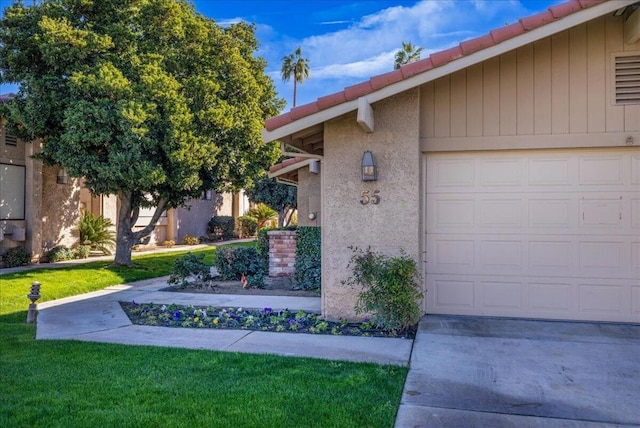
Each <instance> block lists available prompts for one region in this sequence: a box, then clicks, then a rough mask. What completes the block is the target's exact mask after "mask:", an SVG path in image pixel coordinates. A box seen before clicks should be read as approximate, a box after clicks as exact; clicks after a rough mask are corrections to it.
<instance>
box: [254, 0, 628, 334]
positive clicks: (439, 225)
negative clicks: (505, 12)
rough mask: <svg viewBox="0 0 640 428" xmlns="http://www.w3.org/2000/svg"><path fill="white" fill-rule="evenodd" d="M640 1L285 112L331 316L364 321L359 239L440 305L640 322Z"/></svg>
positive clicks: (476, 46)
mask: <svg viewBox="0 0 640 428" xmlns="http://www.w3.org/2000/svg"><path fill="white" fill-rule="evenodd" d="M639 5H640V3H639V2H637V1H634V0H627V1H617V0H611V1H603V0H570V1H566V2H564V3H560V4H558V5H556V6H553V7H550V8H549V9H548V10H546V11H543V12H541V13H538V14H535V15H532V16H528V17H525V18H522V19H520V20H519V21H518V22H516V23H514V24H511V25H506V26H504V27H501V28H498V29H495V30H494V31H491V32H490V33H489V34H487V35H484V36H481V37H478V38H475V39H472V40H466V41H463V42H462V43H460V44H459V45H458V46H454V47H452V48H450V49H447V50H445V51H441V52H437V53H434V54H432V55H430V57H429V58H425V59H423V60H421V61H418V62H415V63H411V64H407V65H405V66H403V67H402V68H401V69H399V70H394V71H391V72H389V73H386V74H383V75H379V76H375V77H372V78H371V79H370V80H368V81H365V82H362V83H360V84H357V85H354V86H350V87H347V88H345V89H344V90H343V91H341V92H338V93H335V94H330V95H327V96H324V97H321V98H319V99H318V100H317V101H315V102H313V103H310V104H307V105H303V106H299V107H296V108H293V109H292V110H291V111H289V112H287V113H284V114H282V115H280V116H277V117H274V118H271V119H269V120H268V121H267V122H266V124H265V129H264V131H263V137H264V140H265V141H266V142H269V141H276V140H277V141H280V142H281V144H282V147H283V151H284V152H288V151H289V147H295V148H297V149H299V150H302V151H303V152H304V153H302V154H300V153H294V152H293V151H291V153H290V155H291V156H296V158H293V159H291V160H289V161H287V162H289V163H288V164H287V165H284V164H282V165H278V166H277V167H275V168H273V169H272V170H271V175H272V176H276V177H277V176H279V175H281V176H284V177H285V178H287V177H288V180H297V185H298V189H299V198H300V200H299V203H298V206H299V209H300V216H299V221H300V223H301V224H302V223H303V222H304V221H305V219H309V220H308V221H309V222H310V221H312V220H310V219H311V217H313V216H312V215H311V213H312V212H314V211H315V210H318V211H319V217H318V218H319V219H320V225H321V226H322V308H323V314H324V315H325V316H326V317H328V318H338V317H340V316H347V317H351V316H354V313H353V307H354V304H355V302H356V299H357V294H358V290H356V289H352V288H350V287H348V286H345V285H342V284H341V281H342V280H344V279H345V278H347V277H348V276H349V275H350V271H349V270H348V268H347V264H348V262H349V259H350V258H351V256H352V252H351V250H350V249H349V246H352V245H355V246H357V247H360V248H362V249H366V248H368V247H371V249H372V250H375V251H380V252H382V253H385V254H388V255H395V254H398V253H399V252H400V251H401V250H403V251H405V252H406V253H407V254H408V255H410V256H412V257H413V258H414V259H415V260H417V261H419V263H420V265H421V269H422V280H421V281H422V289H423V291H424V292H425V299H424V301H423V302H422V310H423V311H424V312H425V313H428V314H457V315H480V316H499V317H524V318H540V319H560V320H595V321H615V322H634V323H638V322H640V148H639V147H640V41H639V40H640V9H639ZM369 155H372V156H371V157H370V156H369ZM310 159H313V160H317V161H319V162H320V167H319V168H315V171H316V172H318V170H319V174H315V173H313V172H312V171H310V168H307V166H308V165H310V163H309V160H310ZM371 159H372V160H373V161H374V162H375V166H376V168H377V171H376V172H377V177H371V178H375V181H368V180H367V181H364V180H363V178H366V177H363V172H367V173H368V172H370V171H362V170H363V166H362V164H363V163H367V162H370V161H371ZM301 189H302V191H301ZM313 221H315V220H313Z"/></svg>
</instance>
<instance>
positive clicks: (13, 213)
mask: <svg viewBox="0 0 640 428" xmlns="http://www.w3.org/2000/svg"><path fill="white" fill-rule="evenodd" d="M25 174H26V168H25V167H24V166H20V165H8V164H0V220H24V199H25V198H24V196H25Z"/></svg>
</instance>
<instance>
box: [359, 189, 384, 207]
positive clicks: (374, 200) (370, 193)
mask: <svg viewBox="0 0 640 428" xmlns="http://www.w3.org/2000/svg"><path fill="white" fill-rule="evenodd" d="M378 193H380V191H379V190H363V191H362V192H360V203H361V204H362V205H369V204H373V205H378V204H379V203H380V196H378Z"/></svg>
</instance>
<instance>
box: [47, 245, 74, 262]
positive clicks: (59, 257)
mask: <svg viewBox="0 0 640 428" xmlns="http://www.w3.org/2000/svg"><path fill="white" fill-rule="evenodd" d="M46 257H47V260H49V262H51V263H55V262H64V261H66V260H73V259H74V258H75V254H74V252H73V250H72V249H70V248H67V247H65V246H63V245H58V246H57V247H53V248H52V249H51V250H49V251H48V252H47V254H46Z"/></svg>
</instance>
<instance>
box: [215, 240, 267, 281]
mask: <svg viewBox="0 0 640 428" xmlns="http://www.w3.org/2000/svg"><path fill="white" fill-rule="evenodd" d="M216 268H217V269H218V273H219V274H220V276H221V277H222V279H225V280H229V279H240V278H242V275H245V277H247V281H248V280H249V277H252V276H254V275H258V274H260V273H262V275H264V269H263V265H262V263H261V261H260V259H259V257H258V251H257V249H256V248H255V247H237V248H226V247H222V248H218V249H217V250H216Z"/></svg>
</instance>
